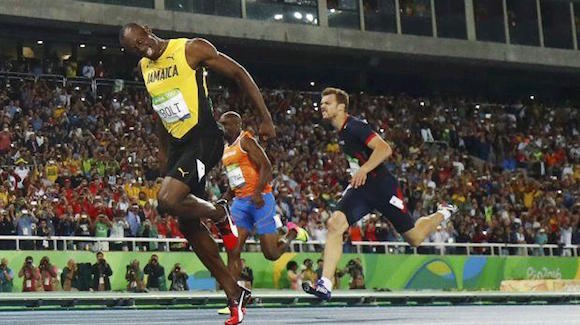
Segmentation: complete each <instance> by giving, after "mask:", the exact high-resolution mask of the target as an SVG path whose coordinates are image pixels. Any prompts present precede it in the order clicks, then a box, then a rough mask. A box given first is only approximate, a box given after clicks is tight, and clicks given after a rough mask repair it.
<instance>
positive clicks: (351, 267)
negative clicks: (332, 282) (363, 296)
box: [342, 258, 365, 289]
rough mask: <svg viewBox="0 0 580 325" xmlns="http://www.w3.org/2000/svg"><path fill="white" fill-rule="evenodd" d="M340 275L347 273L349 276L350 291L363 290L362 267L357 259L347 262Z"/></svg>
mask: <svg viewBox="0 0 580 325" xmlns="http://www.w3.org/2000/svg"><path fill="white" fill-rule="evenodd" d="M342 273H343V274H344V273H348V274H349V275H350V277H351V280H350V284H349V288H350V289H365V278H364V273H363V267H362V264H361V261H360V259H359V258H355V259H352V260H350V261H348V263H347V264H346V267H345V268H344V270H343V271H342Z"/></svg>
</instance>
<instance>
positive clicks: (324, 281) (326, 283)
mask: <svg viewBox="0 0 580 325" xmlns="http://www.w3.org/2000/svg"><path fill="white" fill-rule="evenodd" d="M320 280H322V285H323V286H324V287H325V288H326V290H328V291H329V292H330V291H332V281H330V279H329V278H326V277H322V278H320Z"/></svg>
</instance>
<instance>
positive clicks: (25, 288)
mask: <svg viewBox="0 0 580 325" xmlns="http://www.w3.org/2000/svg"><path fill="white" fill-rule="evenodd" d="M32 262H33V260H32V256H28V257H26V259H25V260H24V265H22V267H21V268H20V271H19V272H18V277H19V278H23V279H22V292H35V291H37V290H36V285H37V283H38V281H40V272H39V271H38V268H36V266H34V264H32Z"/></svg>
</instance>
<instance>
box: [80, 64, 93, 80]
mask: <svg viewBox="0 0 580 325" xmlns="http://www.w3.org/2000/svg"><path fill="white" fill-rule="evenodd" d="M82 74H83V77H85V78H89V79H93V78H95V67H93V65H92V64H91V61H87V63H86V64H85V65H84V66H83V70H82Z"/></svg>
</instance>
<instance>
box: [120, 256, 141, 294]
mask: <svg viewBox="0 0 580 325" xmlns="http://www.w3.org/2000/svg"><path fill="white" fill-rule="evenodd" d="M144 278H145V275H144V273H143V271H142V270H141V268H140V267H139V261H138V260H136V259H135V260H133V261H131V264H129V265H127V272H126V273H125V280H127V290H128V291H131V292H145V283H144V282H143V280H144Z"/></svg>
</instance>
